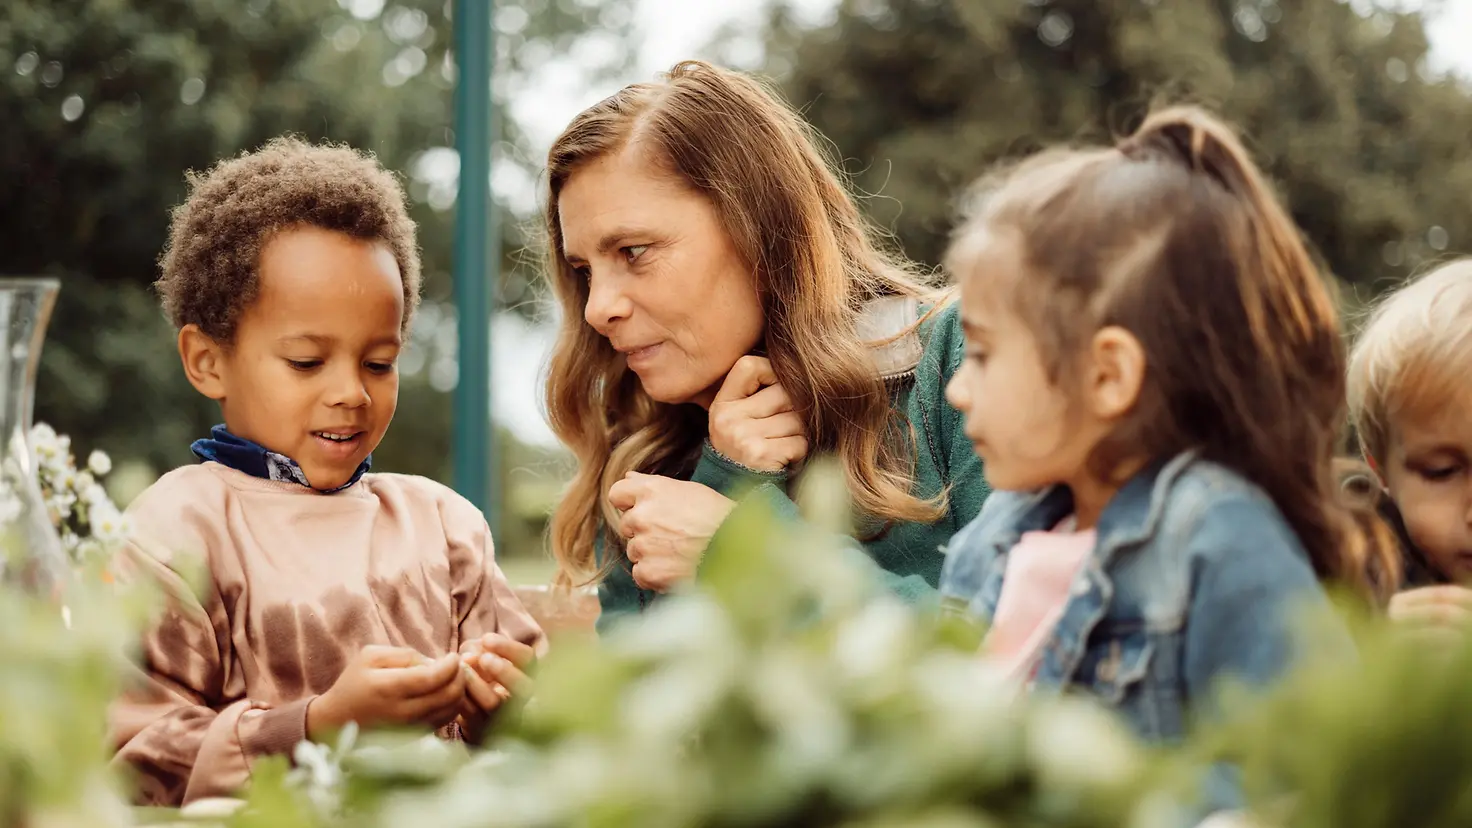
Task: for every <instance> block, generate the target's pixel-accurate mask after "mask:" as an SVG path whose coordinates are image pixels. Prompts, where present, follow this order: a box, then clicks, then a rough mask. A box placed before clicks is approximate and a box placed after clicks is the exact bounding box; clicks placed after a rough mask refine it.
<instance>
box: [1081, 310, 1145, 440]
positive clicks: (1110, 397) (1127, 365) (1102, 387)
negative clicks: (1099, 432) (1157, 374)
mask: <svg viewBox="0 0 1472 828" xmlns="http://www.w3.org/2000/svg"><path fill="white" fill-rule="evenodd" d="M1090 358H1091V361H1092V367H1093V372H1092V378H1091V382H1090V384H1089V388H1088V397H1089V407H1090V408H1091V410H1092V411H1093V413H1094V415H1095V416H1097V417H1098V418H1100V419H1101V420H1114V419H1118V418H1120V417H1122V416H1124V415H1125V414H1126V413H1128V412H1129V410H1130V409H1132V408H1134V407H1135V403H1137V402H1138V401H1139V399H1140V389H1141V388H1142V387H1143V386H1144V384H1145V369H1146V362H1145V349H1144V347H1143V346H1142V345H1140V340H1138V339H1136V338H1135V335H1134V334H1132V333H1130V332H1129V331H1127V330H1125V329H1124V328H1120V327H1115V326H1110V327H1107V328H1103V329H1101V330H1100V331H1099V332H1098V333H1096V334H1094V339H1093V342H1092V344H1091V347H1090Z"/></svg>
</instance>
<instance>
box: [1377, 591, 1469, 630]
mask: <svg viewBox="0 0 1472 828" xmlns="http://www.w3.org/2000/svg"><path fill="white" fill-rule="evenodd" d="M1389 614H1390V620H1391V621H1394V622H1395V623H1396V624H1397V625H1398V626H1400V627H1401V629H1403V630H1406V631H1408V632H1410V633H1411V634H1413V635H1414V636H1416V637H1419V638H1423V639H1430V640H1434V641H1440V642H1445V643H1456V642H1459V641H1461V640H1462V637H1463V636H1464V635H1465V634H1466V633H1467V631H1468V628H1469V622H1472V590H1469V589H1467V588H1466V587H1461V586H1453V585H1442V586H1429V587H1420V588H1418V589H1410V590H1406V591H1405V592H1398V593H1396V594H1395V596H1394V597H1392V598H1391V599H1390V611H1389Z"/></svg>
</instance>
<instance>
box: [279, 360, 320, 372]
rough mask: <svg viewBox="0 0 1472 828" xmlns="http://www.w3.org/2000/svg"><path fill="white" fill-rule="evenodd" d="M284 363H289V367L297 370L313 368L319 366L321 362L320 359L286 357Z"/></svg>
mask: <svg viewBox="0 0 1472 828" xmlns="http://www.w3.org/2000/svg"><path fill="white" fill-rule="evenodd" d="M286 363H287V364H288V365H290V366H291V367H293V368H295V369H296V370H298V371H310V370H312V369H313V368H316V367H318V366H320V365H321V364H322V360H320V359H288V360H287V361H286Z"/></svg>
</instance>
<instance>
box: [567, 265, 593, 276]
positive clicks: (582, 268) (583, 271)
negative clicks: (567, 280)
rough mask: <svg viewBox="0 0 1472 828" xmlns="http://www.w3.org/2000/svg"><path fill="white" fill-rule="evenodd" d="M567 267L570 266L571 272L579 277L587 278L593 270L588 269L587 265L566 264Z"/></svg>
mask: <svg viewBox="0 0 1472 828" xmlns="http://www.w3.org/2000/svg"><path fill="white" fill-rule="evenodd" d="M568 267H570V268H572V272H573V274H574V275H575V276H577V277H578V278H579V279H588V278H589V277H591V276H592V274H593V272H592V271H591V270H589V269H588V266H587V265H575V264H568Z"/></svg>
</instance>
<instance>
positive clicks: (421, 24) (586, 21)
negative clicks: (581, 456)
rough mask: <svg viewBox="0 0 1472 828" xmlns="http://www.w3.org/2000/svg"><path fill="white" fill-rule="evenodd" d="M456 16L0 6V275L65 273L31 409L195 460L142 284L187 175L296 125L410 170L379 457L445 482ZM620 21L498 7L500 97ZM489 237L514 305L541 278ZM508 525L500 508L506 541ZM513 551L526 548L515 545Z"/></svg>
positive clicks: (306, 6) (204, 410) (92, 4)
mask: <svg viewBox="0 0 1472 828" xmlns="http://www.w3.org/2000/svg"><path fill="white" fill-rule="evenodd" d="M450 11H451V4H450V3H449V2H446V0H393V2H391V3H390V4H389V5H387V7H385V4H384V2H383V0H338V2H333V0H289V1H288V0H274V1H273V0H242V1H241V2H217V1H216V0H121V1H119V0H113V1H111V2H103V1H102V0H7V2H6V3H5V4H4V7H3V8H0V123H3V124H4V128H3V129H0V273H3V274H6V275H34V274H38V273H49V274H55V275H59V276H60V277H61V279H62V293H61V299H60V302H59V304H58V309H57V312H56V316H55V317H54V319H53V321H52V325H51V328H50V335H49V339H48V342H47V345H46V349H45V351H44V356H43V364H42V377H41V379H40V383H39V389H38V401H37V416H38V418H40V419H44V420H46V421H47V422H50V423H51V424H52V425H54V426H55V427H56V428H57V429H58V430H61V431H65V432H69V433H73V434H76V435H78V436H79V439H85V442H86V443H87V444H88V445H98V446H103V447H106V448H107V449H108V450H109V451H110V452H111V453H112V454H113V455H114V456H115V457H117V458H118V459H119V461H120V462H126V461H128V460H135V461H145V462H146V463H147V464H149V465H150V466H151V467H152V468H154V469H167V468H170V467H172V466H174V465H177V464H180V463H186V462H189V461H190V460H191V459H192V458H191V457H190V455H189V452H188V445H189V442H190V441H191V440H192V439H194V438H195V437H197V436H200V435H201V434H203V433H204V431H205V430H206V429H207V427H208V426H209V424H210V423H212V422H214V421H215V418H216V416H217V412H215V411H214V410H213V406H212V405H211V404H210V403H208V401H206V400H203V399H201V398H200V397H199V396H198V395H197V394H196V393H194V391H193V390H192V389H191V388H189V386H188V384H187V383H186V382H185V381H184V379H183V377H182V375H181V372H180V370H179V367H178V358H177V355H176V354H175V351H174V344H173V331H172V329H171V328H170V326H169V325H168V323H167V321H166V320H165V319H164V318H163V317H162V315H161V313H160V312H159V310H158V305H157V302H156V300H155V298H154V296H153V294H152V291H151V289H150V287H149V285H150V283H151V282H152V281H153V279H154V278H156V276H157V267H156V264H155V262H156V259H157V256H158V254H159V252H160V250H161V248H162V246H163V243H164V240H165V237H166V232H167V227H168V220H169V209H170V208H171V207H172V206H173V205H175V204H177V203H178V202H179V201H180V200H181V199H182V197H183V195H184V192H185V184H184V173H185V171H186V170H188V169H197V170H202V169H204V168H206V167H208V166H209V165H210V164H212V163H213V162H214V161H215V160H217V159H219V158H223V157H228V156H232V155H235V154H238V153H240V152H241V151H244V150H248V149H252V148H254V147H257V146H259V145H260V144H262V143H263V142H265V141H266V140H267V139H268V138H270V137H272V136H275V135H278V134H282V133H286V132H293V133H296V134H299V135H302V136H304V137H306V138H308V139H311V140H322V139H328V140H333V141H339V142H346V143H348V144H351V145H353V146H356V147H360V148H363V149H369V150H372V151H374V152H376V153H377V154H378V156H379V158H380V159H382V160H383V162H384V163H385V165H386V166H388V167H389V168H391V169H395V170H399V171H401V172H402V173H404V174H405V178H406V181H407V184H408V189H409V191H410V193H411V195H412V196H413V197H414V200H415V202H416V203H415V205H414V207H413V216H414V218H415V219H416V221H418V223H419V227H420V243H421V246H422V248H423V251H424V260H425V274H426V277H427V278H426V300H427V301H426V312H425V313H424V314H422V315H421V316H420V322H419V324H418V325H416V329H415V334H416V335H415V339H414V341H413V343H412V344H411V351H414V350H417V351H419V354H418V355H417V356H416V355H414V354H412V353H411V354H406V361H405V369H406V370H405V377H404V387H403V391H402V394H401V403H400V408H399V413H398V416H397V421H396V423H395V426H394V428H393V429H391V430H390V432H389V437H388V439H387V440H386V441H385V443H384V445H383V447H382V448H381V449H380V451H379V453H378V454H377V456H376V460H377V461H378V466H379V467H380V468H383V469H391V470H396V471H407V472H414V473H419V474H425V475H429V476H431V477H436V478H439V479H442V480H448V474H449V459H450V456H451V448H450V445H449V440H450V428H449V422H450V409H451V406H450V399H449V395H448V393H447V391H448V389H449V388H450V387H452V386H453V375H454V369H453V365H454V363H453V359H454V355H453V343H454V337H453V335H449V336H446V333H452V331H451V330H450V328H452V326H453V324H454V316H453V308H452V307H449V306H447V305H445V304H444V302H445V300H447V299H448V297H449V294H450V290H451V285H450V279H449V267H450V261H449V257H450V248H451V237H452V215H453V211H452V207H453V202H454V194H455V190H454V175H455V169H456V166H455V156H454V153H453V151H452V149H451V148H453V146H454V133H453V129H452V128H453V117H454V114H453V109H452V104H451V96H452V92H453V86H454V64H453V56H452V55H451V54H450V51H449V50H450V47H451V40H452V36H451V34H452V33H451V25H450V20H449V15H450ZM631 20H632V0H614V2H604V3H599V4H596V7H595V5H594V4H590V3H569V2H547V0H510V2H498V3H497V16H496V23H497V28H498V32H499V34H498V43H497V55H498V58H499V60H498V66H497V69H496V71H497V84H498V85H497V88H498V89H500V90H509V89H516V88H518V86H519V85H520V84H522V82H523V79H524V78H525V77H526V76H527V74H528V73H529V72H530V71H535V70H537V69H539V68H540V67H541V65H542V64H543V63H544V62H545V61H546V60H547V59H548V58H549V57H550V56H552V55H554V54H563V53H566V52H568V51H569V50H570V49H571V48H572V46H573V44H574V43H575V42H576V41H577V40H578V38H580V37H583V36H584V35H586V34H587V33H588V32H589V31H591V30H595V29H596V30H598V31H600V32H602V33H603V34H604V35H605V36H612V37H614V38H615V39H617V40H618V42H620V43H622V42H624V41H625V40H626V33H627V31H628V28H629V26H630V23H631ZM629 59H630V54H629V52H628V50H627V49H624V50H623V51H615V52H612V53H611V56H610V57H609V63H608V64H607V65H603V66H594V67H591V71H592V72H594V73H595V74H596V73H599V72H612V71H617V70H620V69H622V68H623V67H624V66H626V65H627V62H628V60H629ZM500 128H501V131H502V135H501V139H502V140H501V143H500V144H499V145H498V147H497V153H498V156H499V159H498V162H499V163H525V160H524V159H526V158H528V157H529V156H530V155H532V153H529V152H527V150H526V148H525V142H524V141H523V139H522V136H521V134H520V132H519V130H518V129H517V125H516V124H515V123H508V122H506V121H505V120H504V119H503V120H501V121H500ZM447 159H448V164H446V161H447ZM436 166H437V167H438V172H439V173H440V174H439V175H438V176H435V175H433V174H432V173H434V172H436V170H435V169H434V168H435V167H436ZM446 166H448V168H449V176H448V177H446V176H445V175H444V172H445V167H446ZM502 227H503V228H504V229H503V244H502V249H503V251H506V253H505V255H504V256H503V259H504V266H503V268H502V283H501V285H500V286H499V293H500V297H501V298H502V299H503V300H506V303H507V304H509V305H514V306H519V307H525V303H523V302H522V301H521V300H522V299H523V298H524V297H526V296H527V294H528V291H529V289H530V285H529V282H530V280H531V279H533V278H534V275H533V274H532V272H531V271H530V270H529V269H528V268H526V267H523V266H518V264H519V262H518V261H517V257H516V256H514V255H513V254H514V253H515V251H517V250H519V249H520V248H521V247H522V246H523V242H522V240H521V239H520V237H519V234H518V232H517V229H518V222H516V221H514V220H512V221H505V222H502ZM436 320H438V322H436ZM447 348H448V352H447ZM416 368H417V369H418V370H414V369H416ZM500 444H501V446H502V449H503V451H502V452H501V454H500V457H501V458H502V459H503V466H504V468H503V469H502V473H503V476H504V475H506V474H509V471H510V469H511V468H514V467H516V466H527V465H530V466H534V467H535V466H537V465H539V464H543V463H545V462H549V461H548V458H546V457H543V456H540V455H539V453H538V452H536V451H535V450H533V449H530V448H528V447H523V446H518V445H515V441H514V440H513V439H512V438H511V437H510V436H509V435H508V434H506V433H504V432H503V433H502V434H501V435H500ZM508 455H509V456H508ZM513 464H515V465H513ZM509 482H517V481H510V480H508V483H509ZM520 482H524V481H520ZM502 490H503V491H507V492H510V491H511V489H510V487H509V486H505V487H503V489H502ZM521 523H522V522H521V521H517V520H515V518H514V517H512V518H511V519H509V520H508V524H509V526H508V531H512V532H515V531H518V529H517V527H520V526H521ZM526 544H532V545H535V544H536V541H535V540H534V539H533V538H530V537H529V538H524V539H521V542H520V543H512V544H509V545H512V546H517V545H526Z"/></svg>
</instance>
